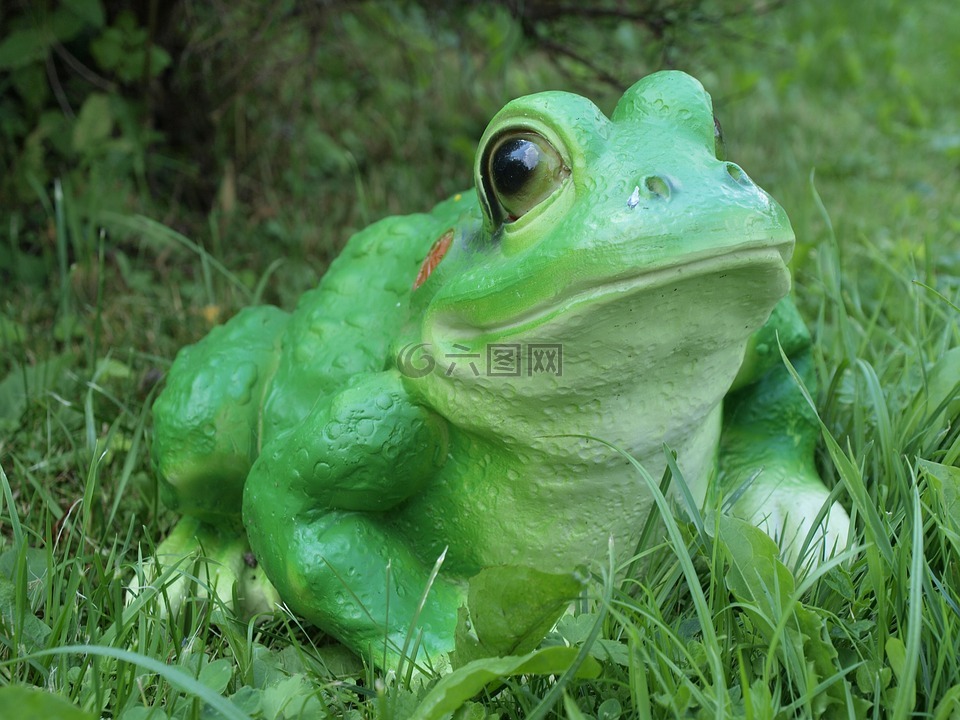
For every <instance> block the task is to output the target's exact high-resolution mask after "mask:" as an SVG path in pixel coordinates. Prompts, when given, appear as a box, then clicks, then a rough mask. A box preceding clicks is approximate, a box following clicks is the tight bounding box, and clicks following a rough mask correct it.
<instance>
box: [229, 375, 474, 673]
mask: <svg viewBox="0 0 960 720" xmlns="http://www.w3.org/2000/svg"><path fill="white" fill-rule="evenodd" d="M446 446H447V430H446V425H445V423H444V421H443V420H442V419H441V418H440V417H439V416H437V415H435V414H434V413H432V412H430V411H429V410H427V409H425V408H423V407H421V406H419V405H416V404H415V403H414V402H413V401H412V400H411V398H410V397H409V396H408V395H407V393H406V391H405V390H404V388H403V385H402V383H401V381H400V376H399V374H398V373H396V372H383V373H373V374H370V375H369V376H366V377H364V378H362V379H361V380H359V381H358V382H356V383H355V384H354V385H353V386H351V387H350V388H348V389H346V390H344V391H342V392H341V393H340V394H339V395H337V396H335V397H334V398H333V399H332V400H331V402H330V403H320V404H318V405H317V406H316V407H315V408H314V409H313V411H312V412H311V413H310V415H309V416H308V417H307V418H305V419H304V421H303V422H302V424H301V425H300V426H299V427H298V428H296V429H294V430H292V431H290V432H288V433H285V434H282V435H280V436H278V437H277V438H276V439H274V440H273V441H271V442H270V443H269V444H268V445H267V446H265V447H264V448H263V452H262V454H261V455H260V457H259V459H258V460H257V462H256V463H255V464H254V466H253V468H252V469H251V471H250V476H249V477H248V479H247V484H246V487H245V490H244V501H243V516H244V524H245V525H246V527H247V531H248V533H249V536H250V542H251V545H252V546H253V548H254V551H255V552H256V554H257V557H258V559H259V561H260V562H261V563H262V564H263V567H264V569H265V570H266V572H267V574H268V575H269V576H270V578H271V579H272V580H273V582H274V583H275V584H276V586H277V588H278V589H279V590H280V594H281V596H282V597H283V598H284V599H285V600H286V601H287V603H288V604H289V605H290V606H291V607H292V608H293V609H294V610H295V611H297V612H298V613H300V614H302V615H304V616H305V617H307V618H308V619H309V620H311V621H313V622H314V623H316V624H317V625H319V626H320V627H322V628H323V629H325V630H328V631H329V632H331V633H332V634H333V635H334V636H336V637H337V638H338V639H340V640H341V641H342V642H344V643H345V644H346V645H348V646H349V647H351V648H353V649H354V650H355V651H357V652H359V653H361V654H364V655H368V654H372V657H373V660H374V662H375V663H376V664H377V665H380V666H383V667H388V668H389V667H396V666H397V665H398V664H399V663H400V662H401V658H402V657H403V656H404V654H406V656H407V658H408V659H416V660H417V661H418V662H420V663H422V664H426V665H433V666H434V667H436V666H437V665H439V664H443V662H444V661H445V658H446V656H447V655H448V654H449V653H450V652H451V651H452V650H453V645H454V635H455V630H456V623H457V608H458V607H459V606H460V605H461V604H462V600H463V592H462V590H461V589H460V588H459V587H458V586H457V585H456V584H455V583H451V582H449V581H447V580H445V579H443V578H441V577H435V576H434V574H433V573H432V572H431V571H432V567H431V566H432V563H433V561H434V560H436V558H426V559H425V558H419V557H417V556H416V554H415V553H414V552H413V550H412V549H411V548H410V547H408V546H407V544H406V542H405V541H404V539H403V538H402V537H401V536H400V534H399V533H398V532H397V531H396V530H395V529H394V528H393V527H392V525H391V522H390V517H389V516H388V515H387V514H385V513H384V511H385V510H389V509H390V508H392V507H395V506H396V505H398V504H399V503H401V502H402V501H404V500H405V499H407V498H409V497H410V496H411V495H413V494H415V493H417V492H418V491H419V490H420V489H421V488H422V487H423V486H424V485H425V484H426V483H427V482H429V481H430V480H431V478H432V477H433V476H434V475H435V473H436V471H437V470H438V468H439V467H440V466H441V465H442V464H443V462H444V461H445V459H446V453H447V450H446ZM414 626H416V627H417V628H419V633H420V634H417V633H416V632H414V633H413V634H412V635H411V634H410V633H411V630H412V629H413V628H414ZM404 650H405V651H406V652H405V653H404ZM368 656H369V655H368Z"/></svg>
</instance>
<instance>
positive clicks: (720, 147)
mask: <svg viewBox="0 0 960 720" xmlns="http://www.w3.org/2000/svg"><path fill="white" fill-rule="evenodd" d="M713 148H714V149H713V152H714V154H715V155H716V156H717V160H726V159H727V146H726V145H725V144H724V142H723V128H722V127H720V121H719V120H718V119H717V116H716V115H714V116H713Z"/></svg>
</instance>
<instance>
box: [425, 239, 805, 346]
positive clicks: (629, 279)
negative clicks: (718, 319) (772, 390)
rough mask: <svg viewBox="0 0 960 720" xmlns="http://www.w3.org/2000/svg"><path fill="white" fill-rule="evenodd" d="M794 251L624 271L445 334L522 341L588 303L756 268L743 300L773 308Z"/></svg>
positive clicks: (753, 250) (772, 247)
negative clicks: (754, 279)
mask: <svg viewBox="0 0 960 720" xmlns="http://www.w3.org/2000/svg"><path fill="white" fill-rule="evenodd" d="M792 249H793V241H792V239H791V240H790V241H789V242H783V243H779V244H766V245H764V246H762V247H757V246H752V247H744V248H740V249H737V250H733V251H729V252H725V253H724V254H722V255H713V256H709V257H702V258H699V259H694V260H688V261H685V262H678V263H675V264H671V265H667V266H661V267H658V268H657V269H655V270H648V271H644V272H641V273H636V272H634V273H624V274H621V275H617V276H614V277H613V278H611V279H610V280H607V281H605V282H601V283H592V284H590V285H589V286H583V285H570V286H568V287H567V288H566V289H565V290H564V292H563V293H562V294H560V295H559V296H556V297H552V298H550V299H549V301H546V302H543V303H540V304H538V305H535V306H533V307H530V308H528V309H525V310H523V311H522V312H520V313H518V314H516V315H514V316H513V317H511V318H509V319H507V320H501V321H499V322H496V323H492V324H490V325H484V326H473V327H465V326H464V325H462V324H460V323H456V322H452V323H444V324H446V328H445V330H446V332H444V333H443V335H446V338H447V339H448V340H450V339H454V338H455V339H457V340H459V341H470V340H478V339H486V338H490V337H496V338H510V337H523V336H526V335H530V334H533V333H535V332H536V329H537V328H542V327H545V326H549V325H553V324H554V323H555V322H556V321H557V320H559V319H560V318H562V317H563V316H565V315H575V314H579V311H580V310H582V309H583V308H584V307H586V306H588V305H596V306H600V305H605V304H607V303H609V302H613V301H617V300H622V299H625V298H627V297H630V296H633V295H636V294H639V293H650V292H654V291H657V290H659V289H662V288H664V287H666V286H668V285H672V284H676V283H678V282H680V281H685V280H691V279H695V278H699V277H704V278H713V279H715V280H716V281H720V280H722V279H723V278H724V276H725V274H726V273H734V272H737V274H738V275H740V276H742V273H743V271H744V270H745V269H748V268H752V267H756V269H757V278H758V282H757V283H756V284H755V285H753V286H751V285H749V284H746V285H744V287H743V294H744V296H750V295H751V294H753V296H754V297H753V298H752V300H753V302H755V303H757V304H758V305H759V304H768V305H769V307H770V308H773V306H774V305H775V304H776V302H777V301H778V300H779V299H780V298H781V297H783V296H784V295H786V293H787V292H788V291H789V288H790V272H789V270H788V269H787V264H786V263H787V261H788V260H789V258H790V254H791V252H792ZM760 278H763V279H762V280H760Z"/></svg>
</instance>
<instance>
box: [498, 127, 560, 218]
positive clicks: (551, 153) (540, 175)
mask: <svg viewBox="0 0 960 720" xmlns="http://www.w3.org/2000/svg"><path fill="white" fill-rule="evenodd" d="M484 170H485V177H484V185H485V186H486V190H487V194H488V197H489V201H490V207H491V208H492V209H494V213H496V212H497V209H499V211H500V219H501V220H504V221H506V222H512V221H514V220H517V219H519V218H520V217H522V216H523V215H525V214H526V213H528V212H529V211H530V210H532V209H533V208H534V207H536V206H537V205H539V204H540V203H541V202H543V201H544V200H546V199H547V198H548V197H549V196H550V195H552V194H553V192H554V191H555V190H556V189H557V188H558V187H560V185H561V184H562V183H563V180H564V178H565V177H566V176H567V175H568V174H569V170H567V168H566V166H565V165H564V164H563V159H562V158H561V157H560V153H558V152H557V150H556V149H555V148H554V147H553V145H551V144H550V143H549V142H547V140H546V139H545V138H543V137H542V136H540V135H537V134H535V133H532V132H514V133H508V134H506V135H503V136H501V137H500V138H498V139H497V140H495V141H494V143H493V145H492V149H491V150H490V152H489V153H488V155H487V159H486V163H485V167H484Z"/></svg>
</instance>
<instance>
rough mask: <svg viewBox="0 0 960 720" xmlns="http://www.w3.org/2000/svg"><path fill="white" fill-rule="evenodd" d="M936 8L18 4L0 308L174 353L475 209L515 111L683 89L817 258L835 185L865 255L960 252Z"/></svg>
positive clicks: (6, 73) (950, 20)
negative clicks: (496, 143)
mask: <svg viewBox="0 0 960 720" xmlns="http://www.w3.org/2000/svg"><path fill="white" fill-rule="evenodd" d="M919 5H922V6H923V7H922V9H921V8H920V7H916V6H914V5H910V6H907V5H905V4H903V3H900V2H895V1H894V0H878V1H877V2H869V3H865V2H851V3H830V2H816V1H814V2H802V3H800V2H797V3H789V2H776V1H775V0H773V1H769V0H768V1H766V2H764V1H763V0H726V1H724V0H712V1H711V0H642V1H639V0H638V1H637V2H626V3H624V2H610V3H603V2H597V3H579V4H577V3H564V2H557V1H554V0H530V1H528V2H521V1H519V0H500V1H498V2H488V3H477V2H465V1H464V2H445V1H443V0H419V1H415V0H406V1H402V2H355V1H353V0H339V1H338V0H333V1H331V2H325V3H296V2H292V1H286V2H283V1H277V2H260V1H259V0H239V1H237V2H222V1H220V0H213V1H212V2H202V3H201V2H193V1H191V0H177V1H173V2H160V1H159V0H138V1H136V2H118V1H112V0H40V1H30V2H26V1H23V2H12V3H10V2H8V3H5V4H4V5H3V6H2V8H3V9H0V28H2V30H0V73H2V75H0V141H2V146H0V208H2V219H3V223H2V225H3V227H2V228H0V277H2V279H3V283H4V288H3V290H2V291H0V302H2V303H3V304H2V305H0V308H2V312H3V316H4V317H5V318H6V320H5V322H6V323H7V324H8V325H10V324H15V325H17V326H20V327H21V329H24V328H25V327H26V326H29V327H30V328H31V329H32V330H31V332H33V331H34V330H36V331H37V332H38V334H40V335H43V334H44V331H43V328H46V327H50V326H56V327H57V337H55V338H54V340H56V341H57V342H59V343H68V342H69V338H68V337H67V336H69V335H70V333H71V332H79V330H78V329H79V328H82V327H83V323H78V322H77V320H78V316H80V315H82V314H83V313H85V312H89V311H90V309H91V308H93V307H96V308H97V312H98V313H99V315H100V320H99V322H100V331H101V332H102V333H103V339H104V342H105V343H106V344H107V345H109V346H113V345H121V344H122V345H123V346H125V347H131V346H132V347H135V348H137V349H139V350H141V351H146V350H148V349H149V350H151V351H152V352H154V353H155V354H157V355H159V356H162V357H169V356H170V355H171V354H172V352H173V351H174V350H175V348H176V347H177V346H179V345H180V344H182V343H183V342H184V341H187V340H189V339H192V338H194V337H196V335H197V334H199V333H202V332H203V331H204V330H205V327H204V326H205V325H209V322H210V320H211V319H214V320H215V319H219V318H222V317H223V316H224V315H226V314H229V313H231V312H232V311H233V310H235V309H236V308H237V307H238V306H239V305H243V304H246V303H248V302H249V301H250V299H251V297H252V295H253V294H254V293H256V289H257V287H258V282H259V281H260V280H261V279H263V278H264V273H267V272H269V273H270V274H272V275H273V279H272V280H270V281H269V282H266V283H264V284H263V286H262V288H261V292H260V293H257V297H258V298H261V297H262V298H263V299H266V300H269V301H272V302H278V303H280V304H281V305H284V306H288V307H289V306H290V305H291V304H292V303H293V302H294V301H295V299H296V297H297V296H298V295H299V294H300V293H301V292H302V291H303V290H304V289H305V288H307V287H309V286H310V285H312V284H313V283H315V282H316V280H317V278H318V277H319V276H320V275H321V274H322V272H323V268H324V267H325V265H326V263H327V262H328V261H329V259H330V258H331V257H332V256H333V255H335V253H336V252H337V250H338V249H339V248H340V247H341V246H342V244H343V242H344V241H345V240H346V238H347V237H349V235H350V234H351V233H352V232H353V231H355V230H357V229H359V228H360V227H363V226H364V225H366V224H368V223H369V222H371V221H373V220H376V219H378V218H379V217H382V216H384V215H388V214H395V213H406V212H414V211H418V210H424V209H427V208H429V207H430V206H431V205H432V204H433V203H435V202H437V201H439V200H441V199H443V198H444V197H446V196H448V195H450V194H452V193H453V192H455V191H457V190H460V189H463V188H466V187H468V186H470V185H471V184H472V177H471V168H472V159H473V152H474V148H475V144H476V142H477V139H478V138H479V136H480V134H481V132H482V131H483V128H484V126H485V124H486V122H487V120H488V119H489V118H490V117H491V116H492V115H493V113H495V112H496V111H497V110H498V109H499V108H500V107H501V106H502V105H503V104H504V103H505V102H506V101H507V100H509V99H510V98H513V97H516V96H518V95H522V94H525V93H528V92H534V91H538V90H543V89H548V88H560V89H569V90H573V91H575V92H579V93H581V94H585V95H587V96H589V97H591V98H592V99H594V100H595V102H597V104H598V105H599V106H600V107H601V109H604V110H607V111H609V109H610V108H612V106H613V104H614V103H615V101H616V98H617V97H618V96H619V94H620V92H621V91H622V89H623V88H624V87H626V86H627V85H629V84H631V83H632V82H634V81H635V80H636V79H637V78H639V77H641V76H642V75H644V74H646V73H648V72H650V71H653V70H656V69H660V68H663V67H677V68H682V69H685V70H688V71H690V72H692V73H693V74H694V75H696V76H698V77H699V78H700V79H701V80H702V81H703V82H704V84H705V85H706V86H707V87H708V89H709V90H710V91H711V92H712V94H713V95H714V100H715V104H716V106H717V112H718V115H719V116H720V118H721V120H722V121H723V122H724V126H725V129H726V134H727V137H728V142H729V144H730V146H731V154H732V156H733V157H735V159H737V160H738V161H739V162H740V163H741V164H743V165H744V166H745V167H746V168H747V169H748V171H749V172H750V173H752V174H753V175H754V176H755V177H756V178H757V179H758V181H759V182H760V183H761V184H762V185H763V186H764V187H767V188H768V189H769V190H770V191H771V192H773V194H774V195H775V196H776V197H778V198H779V199H780V200H781V202H783V203H785V204H786V206H787V210H788V213H789V214H790V215H791V217H792V218H793V219H794V222H795V224H796V225H797V230H798V235H799V236H800V237H801V241H803V240H805V239H806V238H809V237H811V231H813V230H815V227H811V226H816V224H817V223H818V222H819V220H818V218H819V214H818V212H817V210H816V208H814V207H813V205H812V203H811V198H812V195H811V193H810V192H809V176H810V174H811V172H812V171H814V170H816V174H817V185H818V187H819V188H820V191H821V194H822V195H823V199H824V202H825V204H826V205H827V208H828V209H829V210H830V211H831V213H832V214H833V215H834V216H835V217H836V218H837V224H838V228H837V229H838V231H842V233H841V234H846V233H847V232H849V231H854V232H856V231H858V230H860V229H861V228H862V227H863V223H867V224H868V225H867V226H868V227H869V228H870V231H871V232H874V231H875V230H876V231H877V232H879V234H880V235H881V237H878V238H876V241H877V242H883V241H884V239H885V238H886V239H892V240H893V241H894V245H897V242H896V241H897V239H898V238H900V237H902V236H903V235H904V234H907V235H909V236H910V237H911V238H912V241H913V242H912V243H908V244H906V245H902V246H899V247H900V249H901V250H904V251H906V252H908V253H909V252H912V245H913V244H921V243H922V240H923V238H922V237H920V233H918V231H920V232H925V233H932V234H933V235H942V234H944V233H947V234H951V233H952V236H953V237H954V239H955V237H956V233H957V228H956V225H955V218H954V219H953V222H950V221H949V220H950V219H948V218H945V217H942V216H941V217H937V216H938V213H937V212H935V211H934V210H933V209H932V208H934V207H938V206H939V203H940V202H941V201H943V202H944V203H945V202H946V198H947V197H948V196H949V195H950V192H951V190H954V189H955V187H956V185H955V181H956V178H955V167H956V161H957V157H958V154H960V140H958V132H960V128H958V127H957V124H956V108H957V107H958V102H957V93H958V90H957V87H958V84H957V83H956V81H955V73H956V69H957V66H958V57H957V53H958V50H957V48H958V47H960V37H958V36H960V30H958V23H957V22H955V20H956V12H955V11H953V10H952V9H950V4H949V3H938V2H930V1H927V2H923V3H920V4H919ZM934 29H935V31H934ZM937 48H938V49H939V52H938V51H937V50H936V49H937ZM946 176H950V177H949V178H947V177H946ZM944 179H947V183H946V184H944V182H943V180H944ZM951 182H952V183H953V184H952V185H951ZM838 188H839V189H841V190H842V192H841V193H840V195H841V196H842V197H843V198H844V201H843V206H842V207H838V206H837V204H836V203H835V202H834V198H835V197H837V196H838V193H837V189H838ZM921 206H927V207H928V208H929V211H928V212H926V213H925V214H924V217H923V220H924V227H923V229H922V230H921V228H919V227H918V224H917V220H918V218H917V216H916V214H917V213H918V212H920V213H921V214H923V210H922V208H921ZM945 206H946V205H943V207H945ZM879 207H882V208H883V209H884V213H885V217H884V222H883V223H882V224H881V226H880V227H877V226H876V223H875V218H874V215H875V212H876V210H877V209H878V208H879ZM58 213H59V215H58ZM135 215H143V216H146V217H148V218H152V219H154V220H156V221H158V222H160V223H162V224H163V225H164V226H166V227H167V228H170V229H172V230H174V231H177V232H180V233H183V234H184V235H185V236H186V237H187V238H190V240H191V241H193V242H194V243H196V244H197V245H198V246H200V247H202V248H205V250H206V251H207V252H209V253H210V254H211V255H212V256H214V257H216V258H217V259H219V260H220V261H221V262H222V263H224V264H225V266H226V268H228V269H229V271H230V273H231V274H233V276H234V277H232V278H226V277H224V274H223V273H216V272H210V269H209V263H208V262H206V261H204V262H203V263H198V262H196V260H197V256H196V250H195V249H194V250H191V249H189V248H188V247H186V246H185V245H184V243H182V242H178V241H177V239H176V238H175V237H173V236H172V235H171V234H169V233H163V232H161V231H159V230H158V229H157V228H148V227H145V226H144V225H143V223H138V222H135V221H133V220H132V219H131V218H133V217H134V216H135ZM58 218H59V220H58ZM58 221H59V222H61V223H62V225H63V227H64V229H65V232H64V233H58V232H57V227H56V225H57V222H58ZM931 223H932V224H931ZM952 246H953V247H955V246H956V243H953V245H952ZM204 272H206V273H208V276H206V277H197V276H195V275H196V274H197V273H201V274H202V273H204ZM51 293H52V296H51ZM104 293H106V298H107V300H106V301H105V302H101V301H102V300H103V298H104ZM51 297H55V298H56V300H52V299H51ZM11 326H12V325H11ZM71 328H73V329H72V330H71ZM10 332H12V330H11V331H10ZM18 332H19V330H18ZM8 334H9V333H8ZM36 340H37V342H38V343H40V345H41V346H42V345H43V344H44V340H43V338H36ZM9 365H10V358H9V356H7V357H6V358H5V360H4V366H5V367H0V370H2V369H9Z"/></svg>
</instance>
